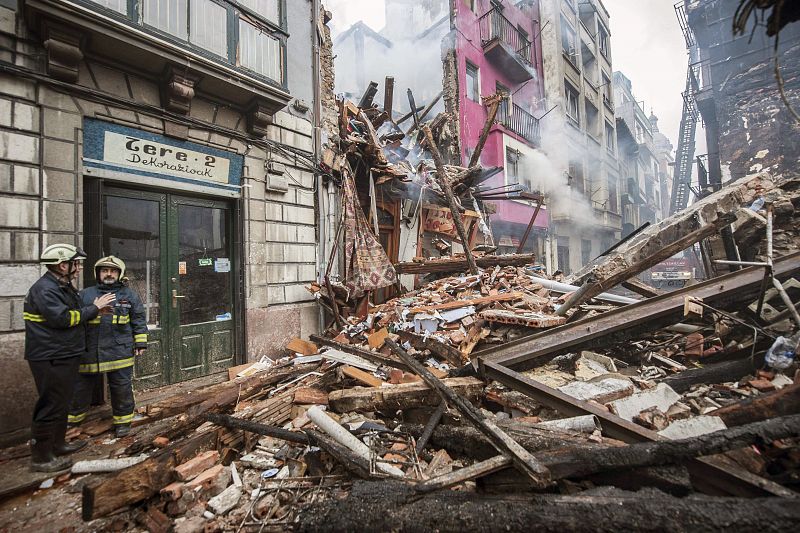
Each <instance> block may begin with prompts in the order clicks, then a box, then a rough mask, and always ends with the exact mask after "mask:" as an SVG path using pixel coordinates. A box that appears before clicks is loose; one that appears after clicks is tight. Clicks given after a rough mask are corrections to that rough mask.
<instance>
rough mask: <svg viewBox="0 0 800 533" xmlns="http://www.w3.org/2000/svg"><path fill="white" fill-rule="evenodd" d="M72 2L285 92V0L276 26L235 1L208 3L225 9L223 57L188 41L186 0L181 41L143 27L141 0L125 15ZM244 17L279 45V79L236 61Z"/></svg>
mask: <svg viewBox="0 0 800 533" xmlns="http://www.w3.org/2000/svg"><path fill="white" fill-rule="evenodd" d="M74 1H75V2H76V3H77V4H79V5H81V6H82V7H84V8H86V9H89V10H93V11H97V12H99V13H101V14H103V15H106V16H108V17H110V18H113V19H114V20H116V21H118V22H120V23H121V24H124V25H125V26H129V27H132V28H136V29H138V30H141V31H144V32H146V33H148V34H151V35H152V36H154V37H157V38H159V39H163V40H164V41H167V42H169V43H170V44H173V45H175V46H177V47H180V48H183V49H186V50H189V51H191V52H193V53H196V54H198V55H201V56H203V57H204V58H206V59H208V60H210V61H213V62H215V63H220V64H223V65H225V66H227V67H230V68H233V69H235V70H238V71H240V72H242V73H243V74H246V75H248V76H252V77H254V78H256V79H258V80H259V81H262V82H264V83H267V84H269V85H272V86H275V87H278V88H280V89H283V90H287V89H288V80H287V63H288V61H287V60H286V57H287V39H288V38H289V32H288V23H287V9H286V2H287V0H276V1H277V2H278V10H279V18H280V21H279V22H278V23H275V22H273V21H270V20H269V19H267V18H266V17H264V16H261V15H259V14H258V13H256V12H254V11H253V10H252V9H250V8H248V7H247V6H245V5H242V4H240V3H239V2H238V1H237V0H231V1H230V2H228V1H227V0H210V1H213V2H214V3H216V4H217V5H220V6H221V7H223V8H225V10H226V11H225V13H226V33H227V36H226V54H225V55H224V56H221V55H219V54H217V53H215V52H213V51H211V50H208V49H206V48H204V47H202V46H200V45H198V44H195V43H193V42H191V41H190V40H189V38H190V34H191V30H190V24H191V14H190V13H191V7H190V3H191V0H187V3H186V5H187V35H186V37H187V38H186V39H183V38H181V37H179V36H177V35H174V34H171V33H169V32H166V31H163V30H160V29H159V28H156V27H154V26H151V25H149V24H146V23H145V22H144V0H127V14H122V13H120V12H118V11H115V10H113V9H110V8H108V7H106V6H104V5H103V4H101V3H99V2H96V1H95V0H74ZM243 14H244V15H246V17H244V18H245V20H247V19H248V18H250V19H253V22H257V23H258V25H259V26H260V27H261V28H262V30H263V31H265V32H266V33H269V34H270V35H272V36H273V37H275V38H276V39H277V40H278V44H279V46H278V49H279V51H280V54H281V57H280V68H279V72H280V78H281V79H279V80H276V79H273V78H270V77H269V76H266V75H264V74H261V73H259V72H257V71H255V70H251V69H249V68H247V67H243V66H241V65H240V64H239V61H238V49H239V19H240V18H242V15H243Z"/></svg>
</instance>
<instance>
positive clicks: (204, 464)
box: [175, 450, 219, 481]
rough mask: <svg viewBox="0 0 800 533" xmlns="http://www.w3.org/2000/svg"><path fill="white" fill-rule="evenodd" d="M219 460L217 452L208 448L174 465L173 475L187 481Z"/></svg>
mask: <svg viewBox="0 0 800 533" xmlns="http://www.w3.org/2000/svg"><path fill="white" fill-rule="evenodd" d="M218 461H219V452H218V451H216V450H210V451H207V452H203V453H201V454H200V455H198V456H196V457H193V458H192V459H189V460H188V461H186V462H185V463H183V464H180V465H178V466H176V467H175V476H176V477H177V478H178V479H179V480H181V481H188V480H190V479H192V478H194V477H195V476H197V475H198V474H200V473H201V472H203V471H205V470H208V469H209V468H211V466H213V465H214V464H216V463H217V462H218Z"/></svg>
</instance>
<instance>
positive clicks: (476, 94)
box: [467, 61, 481, 102]
mask: <svg viewBox="0 0 800 533" xmlns="http://www.w3.org/2000/svg"><path fill="white" fill-rule="evenodd" d="M467 98H469V99H470V100H472V101H473V102H480V101H481V89H480V79H479V71H478V67H476V66H475V65H473V64H472V63H470V62H469V61H467Z"/></svg>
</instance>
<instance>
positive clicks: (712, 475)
mask: <svg viewBox="0 0 800 533" xmlns="http://www.w3.org/2000/svg"><path fill="white" fill-rule="evenodd" d="M478 362H479V364H480V367H481V371H482V373H483V375H485V376H486V377H487V378H490V379H494V380H496V381H499V382H500V383H502V384H503V385H505V386H506V387H509V388H510V389H513V390H515V391H518V392H521V393H523V394H525V395H526V396H529V397H531V398H533V399H534V400H536V401H537V402H539V403H541V404H543V405H545V406H547V407H550V408H551V409H555V410H557V411H558V412H559V413H561V414H563V415H568V416H578V415H585V414H591V415H595V416H596V417H598V418H599V419H600V425H601V426H602V428H603V434H604V435H607V436H609V437H611V438H616V439H619V440H622V441H624V442H647V441H657V440H665V439H664V437H661V436H660V435H659V434H658V433H656V432H654V431H650V430H649V429H645V428H643V427H641V426H639V425H637V424H634V423H633V422H629V421H627V420H625V419H624V418H620V417H618V416H617V415H614V414H612V413H610V412H609V411H607V410H605V409H604V408H602V407H601V406H599V405H596V404H593V403H589V402H585V401H583V400H577V399H575V398H573V397H571V396H569V395H567V394H564V393H563V392H561V391H559V390H556V389H553V388H551V387H548V386H547V385H543V384H542V383H539V382H537V381H534V380H532V379H530V378H527V377H525V376H523V375H522V374H520V373H518V372H515V371H513V370H511V369H509V368H506V367H504V366H502V365H500V364H498V363H495V362H491V361H486V360H484V359H480V358H479V359H478ZM686 466H687V467H688V468H689V472H690V473H691V475H692V483H693V484H694V485H695V487H696V488H697V489H698V490H701V491H703V492H706V493H708V494H722V495H734V496H743V497H752V498H757V497H767V496H779V497H783V498H796V497H797V493H795V492H793V491H791V490H789V489H786V488H784V487H782V486H781V485H778V484H777V483H774V482H772V481H769V480H767V479H764V478H762V477H760V476H756V475H754V474H751V473H750V472H747V471H745V470H743V469H741V468H738V467H735V466H729V465H726V464H724V463H722V462H721V461H719V460H718V459H715V458H712V457H704V458H697V459H691V460H688V461H687V462H686Z"/></svg>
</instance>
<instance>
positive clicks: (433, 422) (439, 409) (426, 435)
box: [417, 401, 447, 454]
mask: <svg viewBox="0 0 800 533" xmlns="http://www.w3.org/2000/svg"><path fill="white" fill-rule="evenodd" d="M446 411H447V402H445V401H441V402H439V405H437V406H436V409H435V410H434V411H433V414H432V415H431V417H430V418H429V419H428V422H427V423H426V424H425V429H424V430H423V431H422V435H420V437H419V439H417V453H418V454H419V453H422V450H424V449H425V445H426V444H428V441H429V440H430V438H431V435H433V432H434V430H435V429H436V426H438V425H439V422H440V421H441V420H442V416H444V413H445V412H446Z"/></svg>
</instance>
